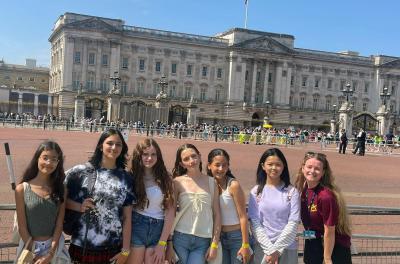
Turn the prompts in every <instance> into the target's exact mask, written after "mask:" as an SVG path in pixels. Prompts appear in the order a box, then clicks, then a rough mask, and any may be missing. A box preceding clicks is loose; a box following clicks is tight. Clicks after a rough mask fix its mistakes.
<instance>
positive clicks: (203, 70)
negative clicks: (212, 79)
mask: <svg viewBox="0 0 400 264" xmlns="http://www.w3.org/2000/svg"><path fill="white" fill-rule="evenodd" d="M207 70H208V68H207V66H203V68H202V69H201V76H203V77H207Z"/></svg>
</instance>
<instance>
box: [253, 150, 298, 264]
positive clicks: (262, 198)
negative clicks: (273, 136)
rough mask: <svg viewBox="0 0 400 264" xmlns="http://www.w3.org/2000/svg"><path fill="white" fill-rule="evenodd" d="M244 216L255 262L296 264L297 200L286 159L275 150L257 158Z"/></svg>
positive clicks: (296, 192)
mask: <svg viewBox="0 0 400 264" xmlns="http://www.w3.org/2000/svg"><path fill="white" fill-rule="evenodd" d="M248 214H249V218H250V224H251V228H252V232H253V235H254V236H255V238H256V240H257V242H258V244H257V245H256V247H255V259H254V261H255V263H256V264H260V263H261V264H264V263H267V264H278V263H280V264H297V242H296V234H297V226H298V224H299V222H300V198H299V193H298V191H297V190H296V188H294V187H293V186H292V185H291V184H290V177H289V170H288V165H287V161H286V158H285V156H284V155H283V153H282V152H281V151H280V150H279V149H277V148H272V149H268V150H266V151H265V152H264V153H263V154H262V156H261V158H260V161H259V163H258V168H257V185H256V186H255V187H254V188H253V189H252V190H251V191H250V197H249V212H248Z"/></svg>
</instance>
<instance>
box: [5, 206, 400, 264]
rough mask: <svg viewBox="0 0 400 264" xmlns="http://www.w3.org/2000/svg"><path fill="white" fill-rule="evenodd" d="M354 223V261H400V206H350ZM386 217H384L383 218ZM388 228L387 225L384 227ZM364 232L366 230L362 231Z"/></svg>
mask: <svg viewBox="0 0 400 264" xmlns="http://www.w3.org/2000/svg"><path fill="white" fill-rule="evenodd" d="M14 210H15V204H0V216H1V217H2V219H3V220H4V221H2V222H3V223H2V226H1V228H2V229H3V231H5V230H4V229H6V230H8V232H2V234H4V233H8V234H7V235H8V236H9V239H11V230H12V223H13V217H12V216H13V214H14ZM348 211H349V214H350V215H351V218H352V222H353V230H354V232H353V235H352V260H353V263H354V264H358V263H360V264H367V263H374V264H375V263H382V264H389V263H393V264H395V263H396V264H397V263H400V208H393V207H378V206H360V205H349V206H348ZM382 217H383V218H382ZM382 227H385V228H382ZM361 232H362V233H361ZM298 242H299V247H298V255H299V263H302V256H303V246H304V239H303V237H302V234H301V233H299V234H298ZM16 247H17V245H16V244H13V243H9V242H8V241H6V242H3V243H0V263H12V261H13V260H14V259H15V254H16Z"/></svg>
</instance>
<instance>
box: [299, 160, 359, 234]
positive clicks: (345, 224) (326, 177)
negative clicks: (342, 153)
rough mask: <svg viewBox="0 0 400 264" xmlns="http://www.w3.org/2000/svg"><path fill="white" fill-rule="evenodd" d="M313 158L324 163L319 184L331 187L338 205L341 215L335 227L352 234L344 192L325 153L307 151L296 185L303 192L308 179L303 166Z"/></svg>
mask: <svg viewBox="0 0 400 264" xmlns="http://www.w3.org/2000/svg"><path fill="white" fill-rule="evenodd" d="M312 158H314V159H316V160H318V161H320V162H321V163H322V165H323V172H324V174H323V175H322V178H321V180H320V182H319V184H320V185H321V186H323V187H325V188H327V189H329V190H330V191H331V192H332V193H333V195H334V196H335V199H336V202H337V205H338V210H339V217H338V224H337V225H336V227H335V228H336V230H337V232H338V233H339V234H346V235H349V236H351V223H350V217H349V216H348V212H347V206H346V201H345V200H344V197H343V194H342V192H341V191H340V189H339V187H338V186H337V185H336V184H335V178H334V177H333V175H332V170H331V167H330V166H329V162H328V160H327V158H326V156H325V154H322V153H313V152H307V153H306V155H305V156H304V159H303V161H302V163H301V166H300V168H299V171H298V172H297V177H296V181H295V186H296V187H297V189H298V190H299V192H301V193H302V192H303V191H304V189H305V185H306V180H305V177H304V174H303V168H304V165H305V163H306V161H307V160H309V159H312Z"/></svg>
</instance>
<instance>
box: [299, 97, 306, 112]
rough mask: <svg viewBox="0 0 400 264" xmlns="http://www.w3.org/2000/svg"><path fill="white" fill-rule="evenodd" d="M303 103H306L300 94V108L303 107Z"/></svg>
mask: <svg viewBox="0 0 400 264" xmlns="http://www.w3.org/2000/svg"><path fill="white" fill-rule="evenodd" d="M305 103H306V98H305V97H304V95H302V96H301V97H300V109H304V107H305Z"/></svg>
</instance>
